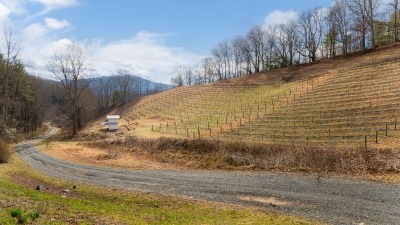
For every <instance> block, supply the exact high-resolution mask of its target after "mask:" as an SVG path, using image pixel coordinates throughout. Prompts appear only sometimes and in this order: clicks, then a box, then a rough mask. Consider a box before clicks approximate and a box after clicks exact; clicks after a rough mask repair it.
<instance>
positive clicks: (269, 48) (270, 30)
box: [265, 26, 277, 70]
mask: <svg viewBox="0 0 400 225" xmlns="http://www.w3.org/2000/svg"><path fill="white" fill-rule="evenodd" d="M266 36H267V37H266V38H267V40H266V48H265V51H266V53H265V55H266V57H267V61H268V62H267V64H268V69H269V70H271V69H272V68H273V67H274V66H273V62H272V61H273V54H274V48H275V46H276V42H277V41H276V36H277V34H276V26H268V27H267V30H266Z"/></svg>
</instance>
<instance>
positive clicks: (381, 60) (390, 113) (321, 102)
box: [121, 47, 400, 147]
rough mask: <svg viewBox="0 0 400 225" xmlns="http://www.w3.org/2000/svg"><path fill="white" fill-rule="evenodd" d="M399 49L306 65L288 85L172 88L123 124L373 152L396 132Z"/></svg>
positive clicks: (139, 106) (127, 114)
mask: <svg viewBox="0 0 400 225" xmlns="http://www.w3.org/2000/svg"><path fill="white" fill-rule="evenodd" d="M399 51H400V49H399V48H398V47H393V48H389V49H385V50H382V51H378V52H374V53H370V54H365V55H362V56H357V57H350V58H348V59H342V60H338V61H336V64H334V63H331V62H326V63H325V65H324V64H315V65H310V66H309V67H308V68H307V67H305V68H302V70H299V71H296V76H293V78H292V81H285V80H284V79H278V78H279V74H278V75H276V74H273V72H272V73H270V74H271V75H270V77H269V78H268V76H269V73H268V72H266V73H265V74H261V75H258V76H262V77H260V79H259V81H262V82H261V83H254V82H253V83H252V82H237V80H233V81H232V82H231V83H229V82H225V83H216V84H211V85H203V86H194V87H179V88H175V89H173V90H170V91H167V92H164V93H160V94H157V95H153V96H149V97H146V98H143V99H142V100H141V101H139V102H137V103H133V104H132V105H128V107H127V106H125V110H123V112H122V113H121V114H122V117H123V118H125V120H124V121H123V123H124V124H125V126H126V127H128V128H129V126H133V125H132V124H134V123H132V121H139V122H138V123H139V125H142V126H145V129H146V130H149V131H151V132H152V133H158V134H160V135H161V136H162V135H173V136H176V137H182V138H190V139H209V138H211V139H218V140H221V141H226V142H236V141H240V142H246V143H279V144H288V145H308V144H309V143H313V144H327V145H335V146H341V145H345V146H348V145H354V146H364V147H366V146H371V145H374V146H378V144H379V143H380V144H382V143H389V142H387V140H389V139H390V138H388V137H389V136H391V137H394V136H395V135H396V132H393V131H394V130H397V129H398V123H397V120H398V115H399V112H400V109H399V104H400V81H399V78H398V74H399V72H400V58H398V57H395V56H396V54H398V52H399ZM324 67H325V68H326V69H324ZM315 68H318V69H315ZM278 72H279V71H278ZM275 73H276V72H275ZM288 74H289V75H290V72H289V73H288V72H287V73H286V74H285V75H282V76H281V78H282V77H283V78H285V76H286V77H287V76H288ZM277 77H278V78H277ZM245 79H246V78H240V79H238V80H245ZM251 79H252V80H257V75H254V76H253V77H250V78H248V80H251ZM248 80H247V81H248ZM399 119H400V118H399ZM143 121H151V122H148V123H144V122H143ZM131 132H133V133H134V131H133V130H132V131H131Z"/></svg>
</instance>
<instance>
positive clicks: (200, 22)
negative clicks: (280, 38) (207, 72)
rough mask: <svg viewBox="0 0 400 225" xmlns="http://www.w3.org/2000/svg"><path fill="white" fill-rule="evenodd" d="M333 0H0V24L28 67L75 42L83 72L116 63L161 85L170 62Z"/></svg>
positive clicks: (35, 68) (189, 61) (41, 65)
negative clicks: (15, 41) (83, 63)
mask: <svg viewBox="0 0 400 225" xmlns="http://www.w3.org/2000/svg"><path fill="white" fill-rule="evenodd" d="M332 1H333V0H281V1H273V0H196V1H195V0H114V1H111V0H0V22H1V25H2V26H3V27H9V28H11V29H12V30H13V32H14V33H15V34H16V36H17V37H18V41H19V43H20V46H21V51H20V57H21V58H22V59H23V61H24V62H25V63H26V64H27V68H28V70H29V71H30V72H32V73H35V74H37V75H39V76H42V77H48V76H50V75H49V74H48V72H47V71H46V69H45V65H46V62H47V61H48V60H49V59H50V57H51V56H52V55H53V54H54V52H56V51H59V50H60V49H62V48H63V47H65V46H66V45H69V44H76V45H80V46H81V47H82V48H83V49H84V52H85V57H86V60H87V62H88V64H89V65H90V67H91V68H92V70H90V74H89V75H90V76H101V75H109V74H112V73H113V72H115V71H116V70H119V69H124V70H128V71H130V72H131V73H132V74H136V75H140V76H143V77H145V78H148V79H150V80H153V81H159V82H165V83H169V80H170V73H171V71H172V69H173V67H174V66H176V65H195V64H196V63H199V62H200V60H201V59H202V58H204V57H206V56H207V55H208V54H209V52H210V50H211V48H213V47H214V46H216V45H217V43H218V42H220V41H223V40H227V39H230V38H233V37H235V36H237V35H243V34H245V33H246V32H247V31H248V30H249V29H250V28H251V27H253V26H256V25H265V24H266V23H276V22H278V21H285V20H286V19H288V18H292V17H294V16H296V14H298V13H301V12H302V11H304V10H307V9H311V8H314V7H327V6H329V5H331V4H332Z"/></svg>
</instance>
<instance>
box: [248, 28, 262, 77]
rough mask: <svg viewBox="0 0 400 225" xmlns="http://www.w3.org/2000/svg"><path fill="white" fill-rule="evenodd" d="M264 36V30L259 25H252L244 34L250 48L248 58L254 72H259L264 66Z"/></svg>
mask: <svg viewBox="0 0 400 225" xmlns="http://www.w3.org/2000/svg"><path fill="white" fill-rule="evenodd" d="M265 37H266V34H265V31H264V30H263V29H262V27H261V26H256V27H253V28H252V29H250V31H249V32H248V33H247V35H246V39H247V41H248V46H249V50H250V54H249V55H250V60H251V63H252V65H253V68H254V72H256V73H258V72H260V71H261V70H262V69H263V66H264V59H265V56H264V53H265V50H264V49H265V46H266V44H265V41H266V38H265Z"/></svg>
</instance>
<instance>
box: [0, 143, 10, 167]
mask: <svg viewBox="0 0 400 225" xmlns="http://www.w3.org/2000/svg"><path fill="white" fill-rule="evenodd" d="M10 156H11V152H10V149H9V147H8V144H7V142H5V141H4V140H1V139H0V163H7V162H8V161H9V160H10Z"/></svg>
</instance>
